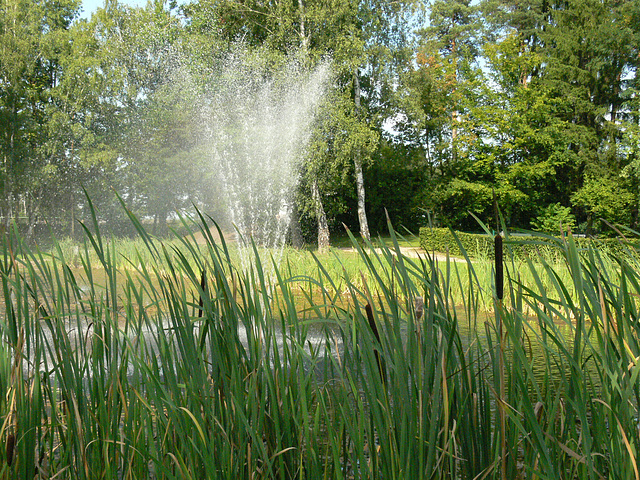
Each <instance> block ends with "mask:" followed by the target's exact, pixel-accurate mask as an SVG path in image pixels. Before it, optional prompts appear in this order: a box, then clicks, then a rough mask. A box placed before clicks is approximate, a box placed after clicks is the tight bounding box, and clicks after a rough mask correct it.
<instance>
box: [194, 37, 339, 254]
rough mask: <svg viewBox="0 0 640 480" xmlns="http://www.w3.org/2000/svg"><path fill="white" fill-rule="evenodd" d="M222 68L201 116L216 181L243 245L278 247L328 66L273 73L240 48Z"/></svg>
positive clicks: (290, 67) (293, 67) (295, 66)
mask: <svg viewBox="0 0 640 480" xmlns="http://www.w3.org/2000/svg"><path fill="white" fill-rule="evenodd" d="M223 63H224V68H223V69H222V70H221V71H220V72H219V74H218V75H217V76H216V80H215V81H214V85H213V91H212V93H211V95H210V100H209V103H208V104H207V106H206V108H205V109H204V110H205V111H204V114H203V116H204V121H205V122H206V125H207V128H208V137H209V139H208V142H209V143H208V146H207V149H208V151H209V152H210V155H211V163H212V166H213V169H214V172H215V180H216V181H217V182H218V184H219V185H221V188H220V190H221V192H222V195H223V197H224V198H223V201H224V203H225V205H226V208H227V211H228V213H229V218H228V221H229V223H231V224H232V225H233V226H234V228H235V229H236V230H237V234H238V235H237V237H238V242H239V244H240V246H241V247H247V246H250V245H251V242H252V241H253V242H255V243H256V244H258V245H261V246H265V247H270V248H274V247H275V248H279V247H281V246H282V245H283V244H284V241H285V237H286V235H287V232H288V229H289V224H290V219H291V209H292V194H293V193H294V191H295V188H296V185H297V182H298V177H299V174H298V167H299V162H300V161H301V160H302V156H303V151H304V147H305V145H306V144H307V142H308V140H309V137H310V132H311V128H312V123H313V121H314V116H315V114H316V110H317V107H318V104H319V102H320V100H321V99H322V97H323V96H324V94H325V91H326V89H327V86H328V83H329V82H328V80H329V66H328V64H327V63H323V64H321V65H320V66H319V67H317V68H316V69H314V70H310V69H306V68H303V67H302V66H301V65H300V63H299V62H295V61H290V62H288V63H287V64H286V65H283V66H282V67H280V68H277V69H275V70H274V69H273V67H270V66H269V65H268V63H267V61H266V60H265V59H259V58H258V59H257V58H256V57H255V56H252V57H251V58H248V56H247V54H246V52H245V51H243V50H241V49H239V50H236V51H234V52H233V53H232V54H230V55H229V56H228V58H227V59H226V60H225V62H223ZM244 250H246V248H244Z"/></svg>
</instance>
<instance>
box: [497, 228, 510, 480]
mask: <svg viewBox="0 0 640 480" xmlns="http://www.w3.org/2000/svg"><path fill="white" fill-rule="evenodd" d="M494 253H495V275H496V277H495V284H496V299H497V302H496V323H497V327H498V336H499V337H500V351H499V355H498V369H499V371H500V379H499V380H500V398H499V401H498V408H499V412H500V434H501V435H500V450H501V457H502V458H501V464H502V468H501V479H502V480H506V475H507V420H506V412H505V411H504V405H505V398H504V397H505V378H504V332H503V330H502V316H501V313H502V311H501V310H502V297H503V295H504V272H503V252H502V236H501V235H500V234H498V235H496V236H495V238H494Z"/></svg>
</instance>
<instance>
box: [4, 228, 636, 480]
mask: <svg viewBox="0 0 640 480" xmlns="http://www.w3.org/2000/svg"><path fill="white" fill-rule="evenodd" d="M132 221H133V222H134V224H136V225H137V227H138V229H139V234H140V239H139V240H138V241H137V242H135V243H129V244H121V243H119V242H118V241H113V240H110V239H106V238H103V237H102V236H101V235H100V233H99V230H98V229H97V228H94V229H89V228H87V229H86V231H85V241H84V242H83V243H82V244H81V245H80V246H79V248H78V249H77V250H76V248H75V246H74V245H68V244H67V243H66V242H65V243H60V244H58V246H57V247H56V248H54V249H53V250H52V251H51V252H46V253H45V252H40V251H38V250H37V249H31V248H29V247H27V245H26V244H25V243H24V242H23V241H22V240H21V239H20V238H18V237H17V236H15V235H10V236H8V237H7V238H5V239H4V241H5V243H4V245H3V247H4V248H3V249H2V252H3V253H2V255H1V256H0V284H1V287H2V290H1V294H0V295H1V300H0V302H1V308H2V317H1V322H0V338H1V340H2V341H1V342H0V440H1V441H2V442H3V444H4V445H5V447H7V448H2V449H0V451H5V450H10V451H7V453H5V454H4V455H2V454H0V478H7V479H9V478H34V477H35V476H36V475H39V476H40V478H87V479H89V478H91V479H94V478H105V479H106V478H109V479H110V478H181V479H182V478H194V479H195V478H198V479H202V478H216V479H217V478H232V479H244V478H268V479H271V478H279V479H280V478H281V479H289V478H300V479H302V478H309V479H318V478H376V479H378V478H384V479H394V478H397V479H405V478H412V479H413V478H416V479H420V478H429V479H431V478H436V479H438V478H460V479H481V478H496V479H498V478H500V479H502V478H507V479H518V478H523V479H524V478H526V479H544V478H548V479H599V478H612V479H618V478H619V479H629V478H632V479H633V478H638V470H637V468H638V462H637V451H638V446H639V444H640V436H639V433H638V404H639V397H640V387H639V385H640V384H639V382H638V375H639V374H640V365H638V362H639V360H640V343H639V341H638V337H639V335H638V334H639V331H638V330H639V328H640V326H639V324H638V321H637V319H638V298H639V295H640V274H639V273H638V272H640V268H638V267H639V265H637V264H636V263H634V260H633V258H634V257H633V256H629V257H628V258H627V257H624V258H617V257H610V256H607V255H603V254H602V253H601V252H599V251H597V250H595V249H593V248H589V249H584V250H579V249H578V248H577V247H576V245H575V243H574V242H573V240H572V238H571V237H569V238H567V239H566V241H564V242H562V243H561V244H560V252H561V254H560V256H559V257H558V258H557V260H554V262H553V263H550V262H549V261H548V260H549V259H545V258H537V259H532V260H528V261H526V262H523V263H519V264H517V263H512V262H510V261H505V297H504V299H503V300H499V299H497V298H495V295H494V291H495V290H494V277H493V271H494V265H493V264H492V263H491V262H489V261H487V260H479V261H476V262H470V261H469V262H464V263H454V262H446V261H445V262H438V264H436V263H435V261H434V260H432V259H430V258H428V257H427V258H405V257H403V256H402V255H398V253H399V247H400V243H399V242H398V237H397V236H396V235H395V234H394V233H393V232H392V233H391V234H390V236H389V238H388V239H385V242H384V243H385V245H386V246H383V247H382V248H380V249H377V250H374V249H372V248H362V246H361V244H360V243H359V242H357V241H356V240H355V239H354V238H352V239H351V241H352V245H353V247H354V248H355V249H356V250H357V253H355V254H353V253H350V254H348V255H347V254H345V253H344V252H336V253H330V254H328V256H319V255H317V254H316V255H315V256H314V255H311V254H309V253H306V254H302V253H299V252H293V251H288V252H285V255H284V257H283V258H284V260H283V262H282V263H280V264H274V263H272V258H271V256H270V255H269V252H264V251H260V250H259V249H257V248H256V249H255V252H254V257H253V262H252V264H251V267H250V268H248V269H242V268H240V267H239V262H238V256H237V254H236V252H234V251H233V248H232V247H231V246H229V245H226V244H225V243H223V242H222V243H216V242H214V241H213V239H212V238H209V240H208V241H207V242H206V243H204V244H201V245H198V244H195V243H194V242H192V241H190V239H189V237H186V238H185V237H179V238H175V239H174V240H170V241H163V242H159V241H157V240H155V239H153V238H152V237H150V236H149V235H147V234H146V232H145V231H144V230H143V229H142V227H141V226H140V225H139V223H137V220H136V219H135V218H133V217H132ZM201 221H202V223H206V222H205V219H204V218H202V219H201ZM94 227H95V226H94ZM92 231H93V232H96V233H91V232H92ZM207 232H208V230H207V229H204V230H203V232H202V233H203V235H204V236H205V237H207ZM559 242H561V241H559ZM365 246H367V247H373V245H366V244H365ZM298 255H299V256H298ZM534 260H535V261H534ZM203 272H205V275H204V277H205V280H206V281H205V282H204V283H203V275H202V273H203ZM418 297H420V298H421V299H422V300H423V302H424V308H423V309H422V310H416V308H415V307H414V305H415V302H416V300H417V299H418ZM367 303H369V304H371V305H372V306H373V313H374V321H375V323H376V325H377V328H378V330H379V331H380V336H379V338H378V337H376V336H375V335H374V334H373V332H372V330H371V328H370V326H369V322H368V320H367V318H366V316H365V313H364V307H365V305H366V304H367ZM318 335H319V336H320V338H321V339H323V341H321V342H318ZM379 360H380V361H379ZM381 367H382V369H381ZM312 372H316V373H312ZM12 445H13V447H14V448H10V447H12ZM9 454H10V457H11V458H10V459H9Z"/></svg>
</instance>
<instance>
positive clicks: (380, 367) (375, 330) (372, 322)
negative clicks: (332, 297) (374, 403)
mask: <svg viewBox="0 0 640 480" xmlns="http://www.w3.org/2000/svg"><path fill="white" fill-rule="evenodd" d="M364 309H365V311H366V312H367V320H369V327H371V331H372V332H373V336H374V337H376V340H377V341H378V345H379V346H380V347H382V343H381V342H380V333H379V332H378V326H377V325H376V321H375V319H374V318H373V309H372V308H371V305H370V304H369V303H367V305H366V306H365V307H364ZM373 354H374V355H375V357H376V363H377V364H378V372H379V373H380V380H382V383H383V384H386V383H387V382H386V376H385V374H384V360H383V359H382V357H381V356H380V350H379V348H375V349H374V351H373Z"/></svg>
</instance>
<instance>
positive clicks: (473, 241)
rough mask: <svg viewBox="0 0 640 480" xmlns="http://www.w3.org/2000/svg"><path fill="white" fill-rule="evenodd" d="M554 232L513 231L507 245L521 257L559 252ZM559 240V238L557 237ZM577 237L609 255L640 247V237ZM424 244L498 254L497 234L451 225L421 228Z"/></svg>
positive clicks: (583, 245)
mask: <svg viewBox="0 0 640 480" xmlns="http://www.w3.org/2000/svg"><path fill="white" fill-rule="evenodd" d="M552 238H554V237H550V236H541V237H537V236H529V235H527V236H520V235H510V236H509V237H508V238H506V239H505V240H504V245H505V248H506V249H508V251H509V253H510V254H512V255H513V256H514V258H516V259H518V260H525V259H527V258H536V257H538V256H539V255H540V253H541V252H543V253H544V254H548V255H549V256H550V258H551V257H555V256H557V251H554V249H555V246H554V245H555V244H554V243H553V242H548V239H552ZM556 240H557V239H556ZM573 241H574V242H575V244H576V245H577V247H578V248H580V249H581V250H588V249H589V248H592V247H593V246H596V247H597V248H598V249H600V250H601V251H603V252H606V253H607V254H609V255H617V256H626V255H631V256H632V257H635V255H637V253H636V252H637V251H638V250H640V241H638V240H624V241H621V240H620V239H615V238H601V239H590V238H584V237H577V238H573ZM420 246H421V247H422V248H423V249H424V250H426V251H427V252H438V253H449V254H450V255H452V256H454V257H464V256H465V255H468V256H469V257H470V258H478V259H486V258H489V259H492V258H494V245H493V238H492V237H489V236H487V235H486V234H477V233H466V232H457V231H453V230H451V229H449V228H430V227H422V228H421V229H420Z"/></svg>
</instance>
